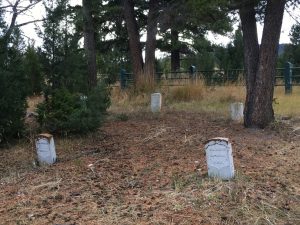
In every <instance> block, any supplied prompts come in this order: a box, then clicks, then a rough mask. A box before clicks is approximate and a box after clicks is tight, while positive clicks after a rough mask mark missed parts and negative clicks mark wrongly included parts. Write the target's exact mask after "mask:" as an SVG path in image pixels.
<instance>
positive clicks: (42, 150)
mask: <svg viewBox="0 0 300 225" xmlns="http://www.w3.org/2000/svg"><path fill="white" fill-rule="evenodd" d="M36 150H37V156H38V161H39V163H41V164H43V163H46V164H53V163H55V161H56V152H55V145H54V139H53V136H52V135H51V134H39V135H38V136H37V139H36Z"/></svg>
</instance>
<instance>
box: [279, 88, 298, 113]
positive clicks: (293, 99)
mask: <svg viewBox="0 0 300 225" xmlns="http://www.w3.org/2000/svg"><path fill="white" fill-rule="evenodd" d="M274 98H275V102H274V110H275V113H276V114H278V115H284V116H291V117H299V116H300V107H299V105H300V87H293V93H292V94H290V95H285V93H284V87H277V88H276V89H275V93H274Z"/></svg>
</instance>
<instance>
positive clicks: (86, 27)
mask: <svg viewBox="0 0 300 225" xmlns="http://www.w3.org/2000/svg"><path fill="white" fill-rule="evenodd" d="M82 12H83V21H84V22H83V32H84V49H85V52H86V58H87V67H88V85H89V88H90V89H91V88H93V87H95V86H97V62H96V41H95V28H94V24H93V17H92V4H91V1H90V0H82Z"/></svg>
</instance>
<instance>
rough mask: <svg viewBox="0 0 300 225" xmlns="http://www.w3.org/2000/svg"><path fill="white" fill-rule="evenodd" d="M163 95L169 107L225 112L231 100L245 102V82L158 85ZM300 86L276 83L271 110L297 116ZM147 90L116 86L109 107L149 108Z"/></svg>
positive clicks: (124, 109) (117, 109)
mask: <svg viewBox="0 0 300 225" xmlns="http://www.w3.org/2000/svg"><path fill="white" fill-rule="evenodd" d="M156 91H159V92H161V93H162V95H163V102H162V104H163V107H164V108H169V109H172V110H187V111H196V112H208V113H216V114H219V115H224V116H228V106H229V104H230V103H232V102H244V101H245V96H246V90H245V87H244V86H234V85H225V86H216V87H206V86H204V84H203V82H198V83H197V84H188V85H185V86H179V87H176V86H172V87H161V88H159V89H158V88H157V89H156ZM299 97H300V87H294V89H293V94H291V95H285V93H284V87H276V88H275V93H274V111H275V114H276V115H280V116H290V117H299V116H300V107H297V106H298V105H300V98H299ZM149 105H150V94H145V93H143V94H140V95H136V94H134V93H132V92H131V91H130V90H129V91H120V90H119V88H115V89H114V90H113V92H112V107H111V108H110V111H112V112H117V113H124V112H141V111H147V110H149Z"/></svg>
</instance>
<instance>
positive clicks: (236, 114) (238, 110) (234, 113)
mask: <svg viewBox="0 0 300 225" xmlns="http://www.w3.org/2000/svg"><path fill="white" fill-rule="evenodd" d="M230 115H231V119H232V120H233V121H241V120H243V118H244V104H243V103H241V102H235V103H231V104H230Z"/></svg>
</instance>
